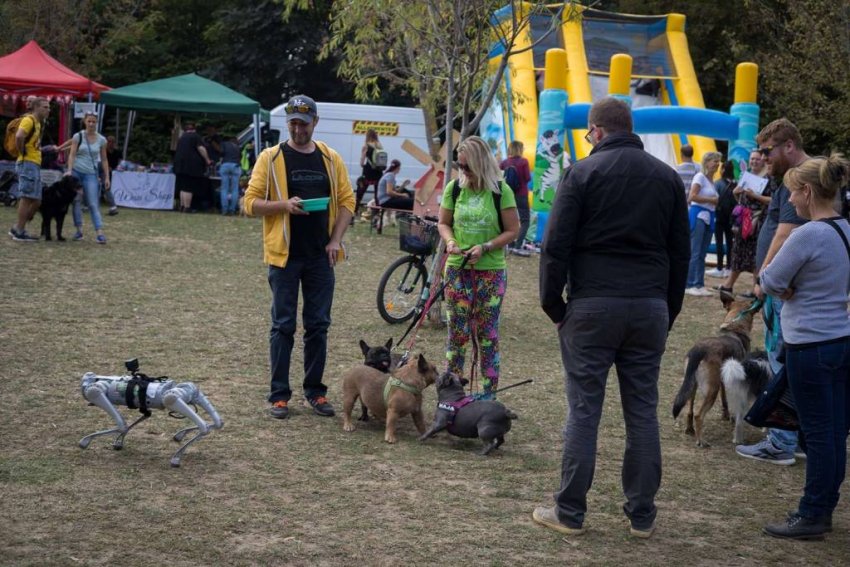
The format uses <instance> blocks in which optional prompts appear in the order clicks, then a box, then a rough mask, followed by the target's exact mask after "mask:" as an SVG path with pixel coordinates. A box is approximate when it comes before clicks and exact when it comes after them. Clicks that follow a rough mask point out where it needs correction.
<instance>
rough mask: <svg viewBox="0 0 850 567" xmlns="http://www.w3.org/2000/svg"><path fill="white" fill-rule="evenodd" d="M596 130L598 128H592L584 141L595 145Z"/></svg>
mask: <svg viewBox="0 0 850 567" xmlns="http://www.w3.org/2000/svg"><path fill="white" fill-rule="evenodd" d="M595 130H596V126H591V127H590V130H588V131H587V134H585V135H584V139H585V141H586V142H587V143H588V144H592V143H593V137H592V136H593V132H594V131H595Z"/></svg>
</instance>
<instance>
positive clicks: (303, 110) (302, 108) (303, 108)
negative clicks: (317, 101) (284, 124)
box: [283, 103, 313, 114]
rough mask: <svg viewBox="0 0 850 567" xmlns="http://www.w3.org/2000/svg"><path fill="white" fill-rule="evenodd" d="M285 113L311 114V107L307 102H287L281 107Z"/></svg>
mask: <svg viewBox="0 0 850 567" xmlns="http://www.w3.org/2000/svg"><path fill="white" fill-rule="evenodd" d="M283 109H284V110H285V111H286V113H287V114H312V112H313V107H312V106H310V105H309V104H307V103H301V104H293V103H288V104H287V105H286V106H284V107H283Z"/></svg>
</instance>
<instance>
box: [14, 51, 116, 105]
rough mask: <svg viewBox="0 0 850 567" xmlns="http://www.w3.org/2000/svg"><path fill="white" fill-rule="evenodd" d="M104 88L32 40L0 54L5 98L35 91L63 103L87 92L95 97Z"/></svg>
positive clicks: (38, 94) (83, 95) (80, 96)
mask: <svg viewBox="0 0 850 567" xmlns="http://www.w3.org/2000/svg"><path fill="white" fill-rule="evenodd" d="M106 90H109V87H107V86H105V85H101V84H100V83H97V82H95V81H92V80H91V79H88V78H86V77H83V76H82V75H80V74H79V73H75V72H74V71H72V70H71V69H69V68H67V67H66V66H64V65H63V64H62V63H60V62H59V61H57V60H56V59H54V58H53V57H51V56H50V55H48V54H47V52H45V51H44V50H43V49H42V48H41V47H40V46H39V45H38V43H36V42H35V40H32V41H30V42H29V43H27V44H26V45H24V46H23V47H22V48H20V49H19V50H17V51H15V52H14V53H10V54H9V55H6V56H4V57H0V95H2V96H3V98H4V99H6V100H9V99H10V98H12V99H13V100H14V99H17V98H19V97H27V96H30V95H36V96H45V97H50V98H57V99H59V100H62V101H64V102H66V103H67V102H70V101H71V99H75V98H84V97H86V98H87V97H88V96H89V95H91V96H92V97H93V98H96V97H97V95H99V94H100V93H101V92H103V91H106ZM7 97H8V98H7Z"/></svg>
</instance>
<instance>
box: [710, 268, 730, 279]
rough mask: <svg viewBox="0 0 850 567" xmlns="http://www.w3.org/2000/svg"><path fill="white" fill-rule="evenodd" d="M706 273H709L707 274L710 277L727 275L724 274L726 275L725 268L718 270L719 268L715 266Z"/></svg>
mask: <svg viewBox="0 0 850 567" xmlns="http://www.w3.org/2000/svg"><path fill="white" fill-rule="evenodd" d="M705 275H707V276H708V277H710V278H723V277H727V276H724V275H723V270H718V269H717V268H714V269H713V270H708V271H707V272H706V273H705Z"/></svg>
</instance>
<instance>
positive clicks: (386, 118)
mask: <svg viewBox="0 0 850 567" xmlns="http://www.w3.org/2000/svg"><path fill="white" fill-rule="evenodd" d="M284 106H285V105H280V106H278V107H277V108H275V109H274V110H272V111H271V119H270V124H269V130H270V132H269V136H268V140H269V141H276V140H285V139H287V138H288V137H289V134H288V131H287V128H286V112H285V111H284V109H283V108H284ZM316 106H317V107H318V110H319V124H318V125H317V126H316V129H315V131H314V132H313V139H315V140H319V141H322V142H325V143H326V144H328V145H329V146H330V147H331V148H333V149H334V150H336V151H338V152H339V153H340V155H342V159H343V160H345V166H346V168H348V174H349V176H350V177H351V186H352V187H355V181H356V180H357V178H358V177H360V174H361V173H362V168H361V167H360V149H361V148H362V147H363V144H364V143H365V140H366V130H368V129H369V128H373V129H375V131H377V132H378V139H380V141H381V145H383V146H384V149H385V150H386V152H387V157H388V159H389V160H393V159H397V160H399V161H400V162H401V171H400V172H399V174H398V176H397V178H398V181H399V183H401V182H402V181H403V180H405V179H410V180H411V186H412V185H413V184H414V183H416V181H417V180H418V179H419V178H420V177H422V176H423V175H425V172H427V171H428V166H427V165H426V164H422V163H420V162H419V161H418V160H416V158H414V157H413V156H412V155H410V154H408V153H407V152H406V151H404V150H403V149H402V148H401V144H402V143H403V142H404V141H405V140H410V141H411V142H413V143H414V144H415V145H416V146H417V147H418V148H419V149H421V150H422V151H423V152H425V153H426V154H430V153H431V152H430V149H429V147H428V140H427V138H426V135H425V117H424V115H423V113H422V109H420V108H404V107H400V106H375V105H370V104H343V103H336V102H317V103H316ZM263 137H264V138H265V136H263ZM273 143H274V142H273ZM411 188H412V187H411ZM371 197H372V191H371V189H370V190H369V192H368V193H367V197H366V198H367V199H370V198H371Z"/></svg>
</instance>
